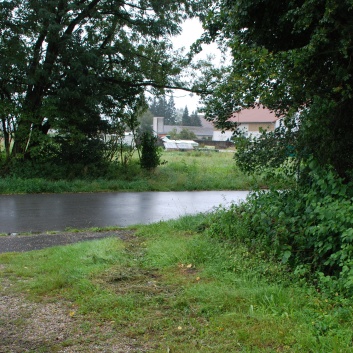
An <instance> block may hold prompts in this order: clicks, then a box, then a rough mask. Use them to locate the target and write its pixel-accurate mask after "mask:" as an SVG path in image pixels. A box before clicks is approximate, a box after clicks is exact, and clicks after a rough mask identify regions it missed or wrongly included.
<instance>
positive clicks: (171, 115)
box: [165, 93, 177, 125]
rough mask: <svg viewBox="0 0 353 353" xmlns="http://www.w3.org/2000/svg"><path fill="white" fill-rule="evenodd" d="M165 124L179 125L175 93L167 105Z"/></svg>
mask: <svg viewBox="0 0 353 353" xmlns="http://www.w3.org/2000/svg"><path fill="white" fill-rule="evenodd" d="M165 124H166V125H176V124H177V114H176V108H175V102H174V96H173V93H172V94H171V95H170V97H169V100H168V102H167V105H166V112H165Z"/></svg>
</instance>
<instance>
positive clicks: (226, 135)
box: [212, 131, 233, 141]
mask: <svg viewBox="0 0 353 353" xmlns="http://www.w3.org/2000/svg"><path fill="white" fill-rule="evenodd" d="M232 136H233V132H232V131H224V132H222V131H213V136H212V141H230V139H231V137H232Z"/></svg>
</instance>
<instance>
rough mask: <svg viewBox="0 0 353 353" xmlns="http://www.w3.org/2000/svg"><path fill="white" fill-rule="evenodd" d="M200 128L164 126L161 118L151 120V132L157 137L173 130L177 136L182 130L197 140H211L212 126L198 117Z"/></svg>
mask: <svg viewBox="0 0 353 353" xmlns="http://www.w3.org/2000/svg"><path fill="white" fill-rule="evenodd" d="M200 121H201V124H202V126H180V125H164V118H163V117H154V118H153V131H154V132H155V134H156V135H158V136H161V135H163V136H165V135H168V134H170V133H171V132H172V131H173V130H175V131H176V133H177V134H179V133H180V132H181V131H182V130H183V129H186V130H189V131H191V132H193V133H194V134H195V135H196V137H197V139H198V140H212V136H213V129H214V128H213V124H212V123H211V122H209V121H207V120H206V119H205V118H203V117H202V116H200Z"/></svg>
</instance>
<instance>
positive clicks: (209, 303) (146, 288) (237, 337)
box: [0, 215, 353, 353]
mask: <svg viewBox="0 0 353 353" xmlns="http://www.w3.org/2000/svg"><path fill="white" fill-rule="evenodd" d="M207 221H208V219H207V216H205V215H198V216H188V217H183V218H181V219H179V220H176V221H169V222H163V223H157V224H152V225H149V226H141V227H139V228H138V230H137V232H136V236H133V237H131V238H129V239H128V240H126V241H122V240H119V239H116V238H114V239H113V238H108V239H104V240H99V241H92V242H83V243H78V244H75V245H70V246H64V247H54V248H50V249H45V250H41V251H33V252H28V253H22V254H19V253H9V254H3V255H0V264H1V265H0V271H1V276H2V277H3V278H6V279H7V280H9V281H11V284H12V286H11V288H12V289H11V290H12V291H18V292H21V293H26V296H27V297H28V298H31V300H35V301H48V300H49V301H53V302H55V301H56V300H59V299H60V298H64V299H65V300H68V301H70V302H71V303H73V305H74V306H75V308H76V309H75V310H76V311H77V313H78V314H79V318H77V319H76V320H77V325H78V326H80V325H81V326H82V325H84V323H85V322H90V323H91V324H92V320H93V321H96V322H98V323H99V325H104V324H109V325H113V327H114V330H116V332H117V333H119V334H120V335H123V336H124V337H129V338H130V339H133V340H134V342H135V345H136V347H137V348H136V350H135V351H136V352H163V353H165V352H178V353H183V352H188V353H194V352H212V353H217V352H222V353H223V352H353V347H352V329H351V322H352V307H351V304H352V302H351V300H350V299H343V298H339V297H336V298H330V297H325V295H324V294H323V293H318V292H317V291H316V290H315V288H312V287H310V286H309V285H307V284H303V283H299V282H298V281H296V280H295V279H293V278H291V277H290V276H289V274H288V273H287V272H286V269H285V268H283V267H282V266H281V265H280V264H278V263H273V262H269V261H265V260H264V259H263V258H262V257H261V256H260V254H258V255H253V254H250V253H249V252H248V251H247V249H246V248H245V247H243V246H242V245H238V246H236V247H235V246H234V244H229V243H226V242H220V241H219V240H216V239H213V238H210V237H209V236H208V235H207V234H205V232H203V231H202V229H204V228H205V225H207ZM68 315H69V314H68ZM0 325H2V322H0ZM0 327H1V326H0ZM74 343H75V342H73V341H67V340H66V341H65V345H66V346H68V347H70V344H74ZM55 344H56V349H60V344H59V343H58V342H56V343H55ZM63 344H64V343H63ZM61 348H62V347H61Z"/></svg>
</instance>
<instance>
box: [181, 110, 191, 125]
mask: <svg viewBox="0 0 353 353" xmlns="http://www.w3.org/2000/svg"><path fill="white" fill-rule="evenodd" d="M181 124H182V125H183V126H190V124H191V121H190V116H189V109H188V107H187V106H185V108H184V112H183V116H182V118H181Z"/></svg>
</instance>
